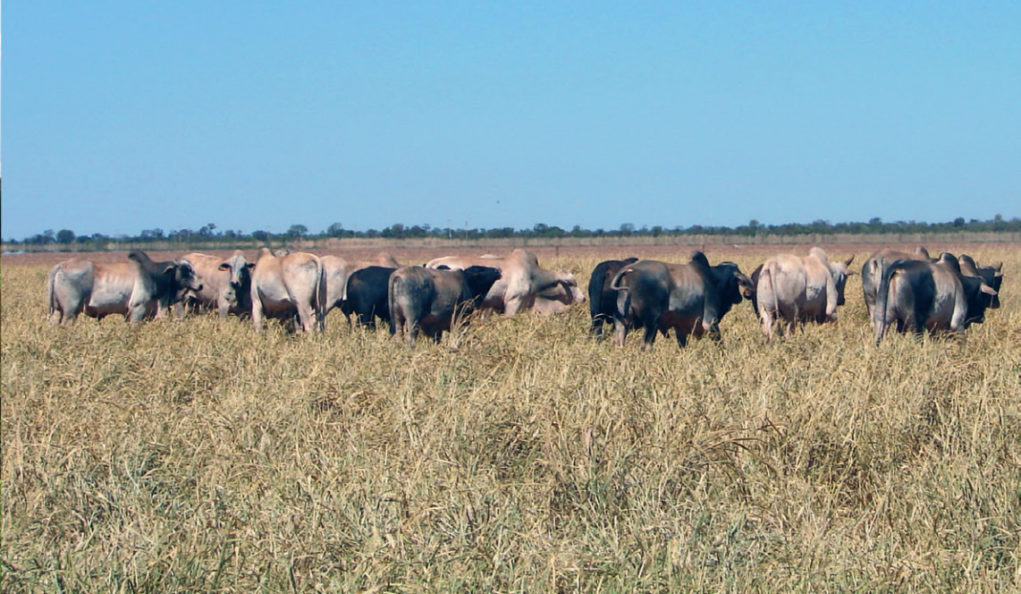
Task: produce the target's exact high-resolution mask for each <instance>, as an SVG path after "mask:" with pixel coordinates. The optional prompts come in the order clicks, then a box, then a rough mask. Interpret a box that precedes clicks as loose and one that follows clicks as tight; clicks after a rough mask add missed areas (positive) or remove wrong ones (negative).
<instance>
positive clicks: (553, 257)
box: [0, 244, 1021, 592]
mask: <svg viewBox="0 0 1021 594" xmlns="http://www.w3.org/2000/svg"><path fill="white" fill-rule="evenodd" d="M929 247H930V249H932V250H933V252H934V253H936V252H938V251H939V250H940V249H941V248H943V247H949V248H951V250H952V251H953V248H954V246H940V245H929ZM973 247H974V249H969V250H968V251H969V252H970V253H972V254H973V255H974V256H976V257H977V258H978V259H979V260H980V261H982V262H990V261H993V260H1003V261H1004V269H1005V274H1006V280H1005V281H1004V290H1003V291H1002V302H1003V307H1002V308H1001V309H999V310H990V311H989V312H987V321H986V323H985V324H982V325H978V326H974V327H973V328H972V329H971V330H970V331H969V333H968V336H967V340H966V341H965V342H964V343H959V342H957V341H949V340H936V339H930V338H928V337H927V338H925V339H923V340H921V341H916V340H914V339H912V338H909V337H902V336H891V337H889V338H888V339H886V340H884V342H883V343H882V345H881V346H879V347H878V348H877V347H876V346H875V345H874V344H873V338H872V334H871V330H870V328H869V326H868V323H867V320H866V314H865V307H864V304H863V302H862V297H861V285H860V280H859V277H858V276H854V277H852V278H851V280H850V281H849V283H848V288H847V295H848V300H847V301H848V304H847V306H846V307H844V308H842V309H841V311H840V320H839V322H838V323H837V324H836V325H830V326H825V327H817V326H813V327H809V328H807V329H806V331H805V332H803V333H798V334H796V335H795V336H794V337H793V338H792V339H791V340H788V341H786V342H783V341H777V342H774V343H771V344H765V343H764V342H763V339H762V336H761V332H760V329H759V327H758V324H757V321H756V320H755V318H754V315H753V313H752V309H751V305H750V304H749V303H747V302H746V303H742V304H741V305H738V306H736V307H735V309H734V311H732V312H731V313H730V314H728V316H727V317H726V318H725V319H724V320H723V323H722V324H721V328H722V332H723V344H722V346H721V345H718V344H715V343H713V342H711V341H700V342H694V343H693V344H690V345H689V346H688V347H687V348H686V349H684V350H680V349H678V348H677V345H676V343H675V342H674V341H673V340H672V338H671V339H663V338H662V337H661V338H660V339H658V340H657V342H656V345H655V348H654V349H653V350H652V351H651V352H648V353H646V352H642V351H641V349H640V342H641V340H640V338H639V336H637V335H632V336H630V337H629V340H628V343H627V344H626V346H625V347H624V348H623V349H617V348H615V347H613V346H612V344H611V343H610V342H609V341H606V342H595V341H593V340H591V339H590V338H589V337H588V335H587V329H588V325H589V319H588V310H587V305H582V306H577V307H575V308H574V309H573V310H572V311H570V312H569V313H567V314H564V315H561V316H556V317H549V318H544V317H540V316H536V315H521V316H518V317H515V318H510V319H507V318H500V317H490V318H487V319H480V320H476V321H475V323H474V325H473V326H471V327H470V328H468V329H467V331H465V332H461V333H457V334H455V335H454V336H448V337H446V338H445V339H444V343H443V344H442V345H440V346H436V345H433V344H431V343H430V342H429V341H420V342H419V344H418V345H416V347H415V348H413V349H409V348H408V347H407V346H405V345H404V344H401V343H398V342H395V341H391V340H390V339H389V337H388V334H387V333H386V332H376V333H374V332H371V331H364V330H361V329H349V328H348V327H347V325H346V324H345V323H344V322H343V317H342V316H341V315H340V314H339V313H338V312H334V313H332V314H331V316H330V317H329V318H328V319H327V329H326V332H325V333H324V334H322V335H317V336H311V337H304V336H292V335H287V334H286V333H285V332H284V331H283V330H282V329H281V328H280V327H279V325H275V324H271V326H270V329H269V331H268V332H265V333H264V334H263V335H259V336H256V335H255V334H254V332H253V331H252V327H251V324H250V322H248V321H245V322H240V321H238V320H237V319H227V320H220V319H218V318H216V317H215V316H202V317H195V318H189V319H186V320H182V321H158V322H152V323H147V324H143V325H140V326H137V327H129V326H128V325H127V324H125V323H124V322H123V321H122V320H121V319H117V318H108V319H106V320H104V321H103V322H101V323H100V322H97V321H96V320H93V319H89V318H82V319H80V320H79V322H78V323H77V324H76V325H74V326H72V327H51V326H49V325H48V323H47V320H46V304H45V299H44V297H45V292H44V284H45V283H44V281H45V278H46V273H47V271H48V266H46V265H44V264H41V263H31V264H24V265H21V264H16V263H13V264H12V263H11V261H10V260H8V259H7V257H6V256H5V259H4V264H3V269H2V277H0V287H2V295H0V297H2V300H0V309H2V320H0V321H2V374H0V375H2V411H0V412H2V424H0V429H2V450H3V451H2V456H3V466H2V474H0V481H2V483H0V488H2V502H3V518H2V520H3V525H2V553H0V559H2V577H0V588H2V590H3V591H5V592H6V591H11V592H13V591H110V592H113V591H116V592H120V591H146V592H174V591H188V592H195V591H230V592H252V591H273V592H276V591H297V592H306V591H338V590H343V591H351V590H371V591H455V590H472V591H529V592H534V591H564V590H566V591H642V592H647V591H674V592H678V591H690V590H709V591H748V590H771V591H772V590H780V591H790V590H811V591H840V592H844V591H883V590H924V591H960V592H1002V591H1010V590H1013V591H1017V590H1018V589H1021V569H1019V557H1021V544H1019V541H1021V298H1019V297H1018V294H1019V290H1018V287H1019V286H1021V285H1019V282H1021V250H1019V249H1018V246H1016V245H1009V244H989V245H987V246H973ZM766 249H770V250H772V251H775V247H774V248H766ZM797 249H798V251H799V253H805V252H807V247H799V248H797ZM537 251H538V250H537ZM869 251H870V249H865V248H862V249H860V250H856V254H857V258H856V260H855V264H854V267H855V268H857V269H860V265H861V262H862V259H863V258H865V257H867V256H868V254H869ZM959 251H960V250H957V252H956V253H959ZM635 252H637V253H635V254H633V255H645V256H650V255H654V256H656V257H659V258H662V259H671V260H674V261H685V260H686V259H687V254H688V248H685V249H684V250H675V251H674V252H673V253H669V252H668V251H666V250H662V251H661V252H659V253H655V254H649V253H644V252H641V251H640V250H635ZM706 252H707V255H708V256H709V259H710V261H711V262H712V263H717V262H718V261H720V260H721V259H723V258H728V259H732V260H735V261H737V263H738V264H739V265H740V266H741V268H742V270H744V271H745V272H746V273H747V272H750V271H751V270H752V268H754V266H755V265H757V264H758V263H760V262H761V261H762V260H763V259H765V257H766V256H767V255H768V253H771V252H763V251H755V250H730V251H725V250H721V249H714V248H713V247H712V246H709V247H707V249H706ZM850 253H852V250H851V249H849V248H847V247H846V246H844V247H834V248H833V249H832V250H831V256H833V257H846V256H847V255H848V254H850ZM430 255H440V254H430ZM539 255H540V258H541V259H542V262H543V264H544V266H546V267H551V268H561V267H562V268H568V269H570V270H573V271H574V272H575V273H576V276H578V279H579V282H580V283H581V284H587V282H588V275H589V271H591V269H592V267H593V266H594V265H595V264H596V263H597V262H598V261H599V260H601V259H605V258H609V257H622V256H627V255H632V254H631V253H628V250H626V249H619V250H618V249H614V250H608V251H606V252H604V253H596V252H594V251H592V252H578V253H567V252H560V253H559V255H557V254H550V253H546V252H542V251H539ZM399 258H401V259H402V261H413V260H411V259H410V258H409V257H407V255H406V254H405V255H399ZM334 316H336V317H334Z"/></svg>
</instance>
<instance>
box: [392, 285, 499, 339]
mask: <svg viewBox="0 0 1021 594" xmlns="http://www.w3.org/2000/svg"><path fill="white" fill-rule="evenodd" d="M499 277H500V271H499V270H497V269H495V268H491V267H488V266H469V267H468V268H466V269H465V270H433V269H431V268H423V267H421V266H405V267H403V268H398V269H397V270H395V271H394V272H393V274H391V275H390V287H389V289H390V290H389V306H390V320H391V324H392V326H391V329H392V331H393V332H395V333H397V334H400V335H401V336H406V337H407V340H408V343H409V344H414V343H415V338H416V337H417V336H418V332H419V330H421V331H422V332H424V333H425V335H426V336H429V337H431V338H432V339H433V340H434V341H436V342H439V341H440V338H441V337H442V335H443V331H444V330H450V329H451V323H452V322H453V319H454V317H455V315H460V316H466V315H468V314H469V313H471V311H472V309H473V308H474V307H475V304H476V302H477V301H478V300H479V298H480V297H482V296H483V295H485V294H486V293H487V292H488V291H489V289H490V288H491V287H492V286H493V283H495V282H496V279H498V278H499ZM462 319H464V318H462Z"/></svg>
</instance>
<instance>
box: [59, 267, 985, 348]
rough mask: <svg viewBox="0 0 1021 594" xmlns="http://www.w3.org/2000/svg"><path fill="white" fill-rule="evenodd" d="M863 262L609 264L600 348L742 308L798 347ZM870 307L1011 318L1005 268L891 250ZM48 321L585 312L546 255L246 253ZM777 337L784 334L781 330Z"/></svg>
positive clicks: (596, 296) (71, 286) (92, 290)
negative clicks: (801, 334)
mask: <svg viewBox="0 0 1021 594" xmlns="http://www.w3.org/2000/svg"><path fill="white" fill-rule="evenodd" d="M853 258H854V256H852V257H851V258H848V259H847V260H845V261H837V262H833V261H830V259H829V258H828V257H827V255H826V252H824V251H823V250H822V249H820V248H812V249H811V250H809V253H808V255H807V256H796V255H791V254H780V255H776V256H773V257H770V258H768V259H767V260H766V261H765V262H764V263H763V264H762V265H760V266H758V267H757V268H756V269H755V270H754V271H753V272H752V274H751V276H746V275H745V274H744V273H742V272H741V270H740V269H739V268H738V266H737V265H736V264H734V263H733V262H720V263H718V264H716V265H711V264H710V263H709V260H708V259H707V258H706V256H705V254H703V253H702V252H695V253H694V254H692V256H691V258H690V260H689V261H688V262H686V263H683V264H676V263H668V262H660V261H657V260H638V259H636V258H628V259H625V260H607V261H605V262H600V263H599V264H598V265H596V267H595V269H594V270H593V271H592V276H591V278H590V281H589V287H588V300H589V306H590V312H591V316H592V325H591V328H590V333H591V334H592V335H593V336H595V337H597V338H598V337H601V336H602V332H603V326H604V324H613V328H614V341H615V342H616V344H618V345H621V346H622V345H623V344H624V340H625V339H626V337H627V334H628V331H630V330H632V329H639V328H640V329H642V330H643V331H644V335H643V341H644V342H643V348H650V347H651V346H652V344H653V342H654V341H655V339H656V336H657V334H658V333H662V334H663V335H666V334H667V333H668V331H669V330H671V329H673V330H674V335H675V337H676V339H677V344H678V345H679V346H682V347H683V346H684V345H685V344H686V343H687V340H688V337H689V336H694V337H696V338H701V337H702V336H704V335H706V334H708V335H709V336H710V337H711V338H713V339H715V340H719V338H720V321H721V320H722V319H723V316H724V315H726V313H727V312H728V311H730V309H731V308H732V307H733V306H734V305H736V304H738V303H740V302H741V301H742V299H748V300H750V301H751V302H752V306H753V307H754V309H755V312H756V314H757V315H758V316H759V318H760V320H761V322H762V331H763V333H764V335H765V337H766V339H767V340H770V339H772V338H773V337H774V336H775V334H776V332H777V330H778V329H782V332H783V335H784V336H785V337H789V336H790V335H791V333H792V332H793V331H794V329H795V327H796V326H797V325H798V324H806V323H809V322H814V323H826V322H832V321H835V320H836V318H837V307H838V306H839V305H843V303H844V284H845V282H846V280H847V277H848V276H850V275H852V274H855V272H854V271H852V270H850V268H849V266H850V264H851V261H852V260H853ZM861 278H862V289H863V294H864V299H865V304H866V307H867V309H868V313H869V317H870V320H871V323H872V327H873V330H874V332H875V337H876V343H877V344H878V343H879V342H880V341H881V340H882V338H883V335H884V334H885V333H886V331H887V329H888V328H889V327H891V326H895V327H896V329H897V331H898V332H907V331H909V330H910V331H912V332H915V333H917V334H921V333H922V332H923V331H924V330H926V329H928V330H929V331H930V332H931V333H954V334H960V335H963V332H964V330H965V329H966V328H967V327H968V326H969V325H971V324H974V323H980V322H982V321H984V319H985V310H986V308H997V307H999V304H1000V303H999V298H998V296H997V292H998V291H999V290H1000V285H1001V283H1002V280H1003V273H1002V265H1001V264H1000V263H997V264H995V265H993V266H980V265H979V264H977V263H976V262H975V261H974V260H973V259H972V258H971V257H969V256H967V255H962V256H961V257H959V258H958V257H955V256H954V255H952V254H949V253H943V254H941V255H940V256H939V257H938V258H931V257H930V256H929V253H928V252H927V251H926V250H925V249H924V248H921V247H920V248H918V249H917V250H916V251H915V252H914V253H904V252H899V251H895V250H891V249H884V250H880V251H878V252H876V253H875V254H873V255H872V256H871V257H870V258H869V259H868V260H866V261H865V263H864V265H863V266H862V269H861ZM47 292H48V302H49V310H50V317H51V320H52V321H53V322H54V323H67V322H71V321H73V320H74V319H75V318H76V317H77V316H78V314H80V313H83V312H84V313H85V314H86V315H88V316H91V317H96V318H102V317H104V316H106V315H110V314H121V315H123V316H124V317H125V318H126V319H127V320H128V321H131V322H138V321H142V320H145V319H152V318H160V317H164V316H167V315H168V314H169V312H171V311H175V312H176V314H175V315H178V316H181V315H186V314H188V313H193V312H203V311H212V310H216V311H217V312H218V313H219V315H220V316H224V317H225V316H228V315H231V314H234V315H238V316H250V317H251V320H252V323H253V325H254V326H255V330H256V331H257V332H258V331H261V330H262V326H263V320H264V318H277V319H281V320H284V321H285V323H288V324H291V325H293V327H295V328H301V329H302V330H303V331H304V332H313V331H316V330H321V329H322V328H323V325H324V320H325V317H326V314H327V313H329V312H330V311H331V310H332V309H334V308H339V309H340V310H341V312H343V314H344V316H345V317H346V318H347V320H348V323H350V322H351V316H352V315H354V317H355V319H356V320H357V322H358V323H359V324H361V325H365V326H370V327H375V324H376V320H377V319H379V320H382V321H383V322H385V323H388V324H389V327H390V332H391V334H399V335H400V336H402V337H406V339H407V340H408V341H409V343H414V341H415V338H416V336H417V335H418V334H419V332H422V333H424V334H425V335H426V336H428V337H430V338H432V339H434V340H435V341H436V342H439V341H440V339H441V337H442V334H443V332H444V331H449V330H450V329H451V327H452V325H456V324H461V323H465V322H466V320H467V319H468V314H470V313H471V312H472V311H473V310H492V311H495V312H498V313H502V314H504V315H507V316H513V315H515V314H516V313H518V312H520V311H524V310H529V309H530V310H534V311H538V312H541V313H559V312H563V311H565V310H566V309H567V308H568V307H569V306H571V305H572V304H575V303H579V302H582V301H585V295H584V294H583V293H582V292H581V291H580V290H579V288H578V283H577V281H576V280H575V278H574V276H573V275H572V274H571V273H570V272H567V271H563V270H559V271H553V270H547V269H544V268H542V267H540V266H539V261H538V259H537V258H536V257H535V255H534V254H532V253H531V252H528V251H526V250H523V249H515V250H513V251H512V252H511V253H510V254H508V255H507V256H503V257H499V256H491V255H485V256H479V257H455V256H451V257H445V258H437V259H435V260H432V261H430V262H428V263H426V264H425V265H424V266H400V265H399V264H398V263H397V261H396V260H394V258H393V257H392V256H390V255H389V254H386V253H381V254H379V256H378V257H377V258H376V259H375V260H369V261H352V260H347V259H345V258H341V257H337V256H316V255H314V254H310V253H305V252H295V253H289V252H287V251H286V250H280V251H277V252H272V251H270V250H269V249H267V248H262V249H261V250H260V252H259V257H258V258H257V260H256V261H255V262H250V261H248V260H247V259H246V258H245V255H244V254H243V253H242V252H241V251H240V250H237V251H235V252H234V253H233V254H232V255H231V256H230V257H226V258H224V257H218V256H210V255H207V254H200V253H190V254H185V255H184V256H182V257H180V258H177V259H175V260H169V261H161V262H155V261H153V260H151V259H150V258H149V257H148V256H147V255H146V254H145V253H144V252H141V251H134V252H131V253H130V254H128V257H127V261H125V262H118V263H113V264H106V263H98V262H92V261H89V260H83V259H71V260H66V261H64V262H61V263H60V264H57V265H56V266H54V267H53V269H52V270H51V271H50V273H49V277H48V280H47ZM778 323H779V326H778Z"/></svg>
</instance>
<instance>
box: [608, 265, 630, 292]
mask: <svg viewBox="0 0 1021 594" xmlns="http://www.w3.org/2000/svg"><path fill="white" fill-rule="evenodd" d="M632 272H634V270H633V269H631V268H630V267H628V266H625V267H624V268H621V269H620V272H618V273H617V274H616V275H614V277H613V280H611V281H610V288H611V289H613V290H614V291H630V290H631V288H630V287H627V286H623V287H622V286H620V281H622V280H624V277H625V276H627V275H628V274H630V273H632Z"/></svg>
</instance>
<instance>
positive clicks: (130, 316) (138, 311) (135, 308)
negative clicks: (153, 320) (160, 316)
mask: <svg viewBox="0 0 1021 594" xmlns="http://www.w3.org/2000/svg"><path fill="white" fill-rule="evenodd" d="M147 305H148V303H144V302H143V303H132V304H131V305H129V306H128V313H127V314H125V316H124V318H125V319H126V320H127V321H128V322H130V323H132V324H135V323H138V322H141V321H142V320H143V319H144V318H145V314H146V312H147V311H148V309H149V308H148V307H146V306H147Z"/></svg>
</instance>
